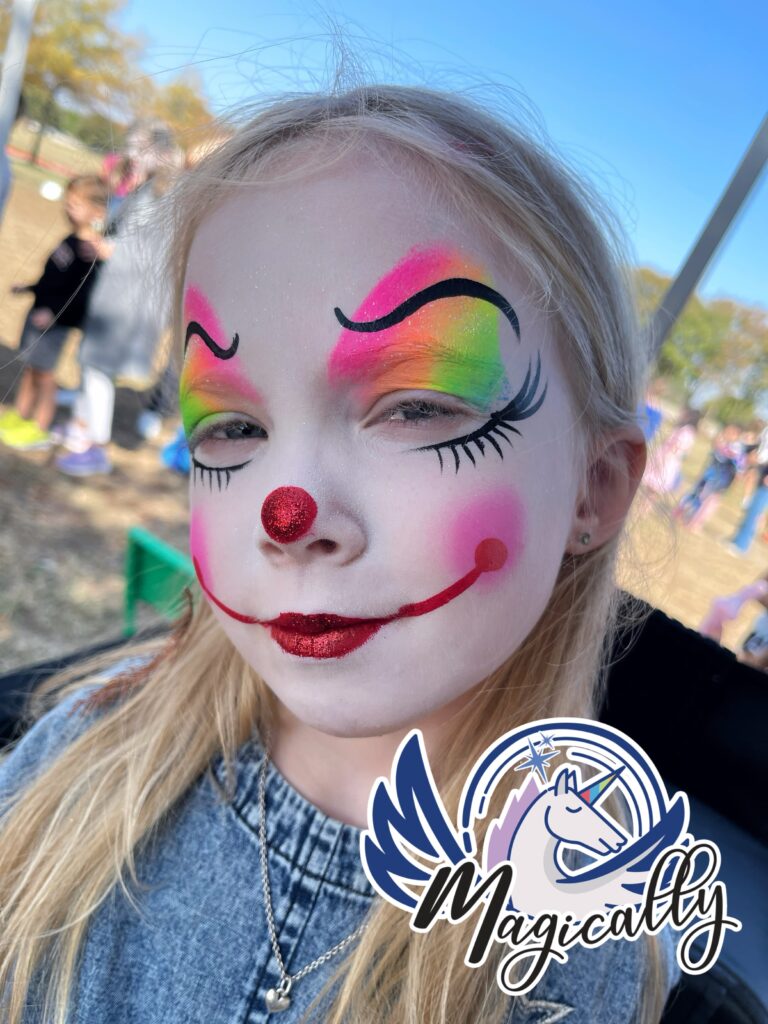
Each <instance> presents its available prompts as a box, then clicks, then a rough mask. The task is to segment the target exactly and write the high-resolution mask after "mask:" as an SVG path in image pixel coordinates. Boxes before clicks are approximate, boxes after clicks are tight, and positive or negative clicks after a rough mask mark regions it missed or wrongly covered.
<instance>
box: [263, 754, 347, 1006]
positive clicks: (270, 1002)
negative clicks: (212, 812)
mask: <svg viewBox="0 0 768 1024" xmlns="http://www.w3.org/2000/svg"><path fill="white" fill-rule="evenodd" d="M267 749H268V748H267V746H266V745H265V748H264V757H263V759H262V762H261V768H260V769H259V858H260V860H261V884H262V887H263V890H264V911H265V913H266V916H267V929H268V931H269V941H270V943H271V944H272V952H273V954H274V957H275V960H276V961H277V966H278V968H279V970H280V983H279V984H278V986H277V988H271V989H269V991H268V992H267V994H266V997H265V1002H266V1004H267V1010H268V1011H269V1012H270V1013H279V1012H280V1011H282V1010H287V1009H288V1008H289V1006H290V1005H291V998H290V993H291V989H292V988H293V986H294V984H295V983H296V982H297V981H300V980H301V979H302V978H303V977H305V975H307V974H309V973H310V971H314V970H316V969H317V968H318V967H322V965H323V964H324V963H327V962H328V961H329V960H330V959H331V958H332V957H334V956H336V954H337V953H340V952H341V951H342V949H346V947H347V946H348V945H349V944H350V943H351V942H354V941H355V939H357V938H359V936H360V935H362V933H363V932H364V931H365V928H366V923H365V922H363V924H361V925H360V926H359V928H356V929H355V930H354V931H353V932H351V933H350V934H349V935H348V936H347V937H346V939H342V940H341V942H337V943H336V945H335V946H331V948H330V949H328V950H326V951H325V953H323V954H322V956H319V957H317V958H316V959H315V960H313V961H312V963H309V964H306V965H305V966H304V967H302V968H301V970H300V971H297V972H296V974H289V973H288V971H287V970H286V967H285V961H284V960H283V955H282V953H281V952H280V944H279V943H278V941H277V928H276V927H275V915H274V912H273V910H272V892H271V890H270V887H269V865H268V863H267V821H266V813H267V796H266V792H267V768H268V767H269V754H268V752H267Z"/></svg>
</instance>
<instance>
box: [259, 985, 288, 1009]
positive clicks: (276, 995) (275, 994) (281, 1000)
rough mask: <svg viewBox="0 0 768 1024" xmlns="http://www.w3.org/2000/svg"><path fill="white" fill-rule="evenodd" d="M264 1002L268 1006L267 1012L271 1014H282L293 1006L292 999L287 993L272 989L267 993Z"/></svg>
mask: <svg viewBox="0 0 768 1024" xmlns="http://www.w3.org/2000/svg"><path fill="white" fill-rule="evenodd" d="M264 1002H265V1003H266V1004H267V1011H268V1012H269V1013H281V1012H282V1011H283V1010H287V1009H288V1007H289V1006H290V1005H291V997H290V996H289V995H288V993H287V992H281V991H280V989H277V988H271V989H269V990H268V991H267V994H266V996H265V997H264Z"/></svg>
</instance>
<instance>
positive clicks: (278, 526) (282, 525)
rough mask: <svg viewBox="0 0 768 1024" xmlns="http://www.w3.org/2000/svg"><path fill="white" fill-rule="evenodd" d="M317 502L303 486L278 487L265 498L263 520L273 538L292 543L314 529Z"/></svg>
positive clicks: (262, 511)
mask: <svg viewBox="0 0 768 1024" xmlns="http://www.w3.org/2000/svg"><path fill="white" fill-rule="evenodd" d="M316 515H317V504H316V503H315V499H314V498H313V497H312V495H311V494H308V493H307V492H306V491H305V490H304V488H303V487H278V488H277V490H275V491H272V493H271V494H268V495H267V496H266V498H265V499H264V504H263V505H262V506H261V521H262V523H263V524H264V529H265V530H266V531H267V533H268V534H269V536H270V537H271V538H272V540H276V541H277V542H278V543H279V544H290V543H292V542H293V541H295V540H298V539H299V538H300V537H303V536H304V534H305V533H308V532H309V530H311V529H312V524H313V523H314V521H315V516H316Z"/></svg>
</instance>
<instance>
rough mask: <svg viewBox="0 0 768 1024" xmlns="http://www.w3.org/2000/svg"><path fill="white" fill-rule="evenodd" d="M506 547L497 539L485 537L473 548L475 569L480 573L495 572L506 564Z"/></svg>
mask: <svg viewBox="0 0 768 1024" xmlns="http://www.w3.org/2000/svg"><path fill="white" fill-rule="evenodd" d="M508 554H509V552H508V551H507V545H506V544H505V543H504V541H503V540H499V538H498V537H486V538H485V540H481V541H480V543H479V544H478V545H477V547H476V548H475V567H476V568H478V569H479V570H480V572H496V571H497V570H498V569H501V568H502V566H504V565H505V564H506V561H507V557H508Z"/></svg>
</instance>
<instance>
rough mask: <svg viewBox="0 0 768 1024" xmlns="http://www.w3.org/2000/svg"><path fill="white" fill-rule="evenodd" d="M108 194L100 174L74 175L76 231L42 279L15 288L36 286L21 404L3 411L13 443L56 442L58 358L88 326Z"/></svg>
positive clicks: (71, 195) (69, 212)
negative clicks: (53, 438)
mask: <svg viewBox="0 0 768 1024" xmlns="http://www.w3.org/2000/svg"><path fill="white" fill-rule="evenodd" d="M107 194H108V193H107V186H106V185H105V184H104V182H103V181H102V180H101V179H100V178H98V177H96V176H94V175H82V176H80V177H77V178H73V179H72V181H70V183H69V185H68V186H67V190H66V194H65V198H64V212H65V214H66V217H67V220H68V221H69V223H70V225H71V227H72V231H71V233H70V234H69V235H67V237H66V238H64V239H62V241H61V242H59V244H58V245H57V246H56V248H55V249H54V251H53V252H52V253H51V255H50V256H49V257H48V260H47V262H46V264H45V267H44V269H43V273H42V275H41V277H40V279H39V280H38V282H37V283H36V284H32V285H15V286H14V287H13V289H12V291H13V292H14V294H20V293H22V292H25V291H31V292H32V294H33V295H34V303H33V305H32V309H31V310H30V312H29V315H28V316H27V319H26V321H25V323H24V328H23V330H22V335H21V342H20V344H19V358H20V359H21V361H22V362H23V363H24V370H23V372H22V375H21V381H20V383H19V389H18V392H17V394H16V402H15V407H14V409H12V410H9V411H8V412H6V413H5V414H4V415H3V416H0V439H2V441H3V442H4V443H5V444H7V445H8V446H9V447H11V448H19V449H28V448H46V447H48V446H49V445H50V443H51V439H50V436H49V434H48V428H49V427H50V425H51V422H52V421H53V416H54V413H55V411H56V378H55V368H56V363H57V362H58V359H59V356H60V354H61V350H62V348H63V347H64V342H65V341H66V339H67V335H68V334H69V332H70V330H71V329H72V328H73V327H80V326H82V323H83V320H84V318H85V312H86V307H87V303H88V296H89V294H90V292H91V288H92V287H93V285H94V283H95V281H96V276H97V273H98V269H99V267H100V265H101V260H102V257H103V256H105V255H106V254H107V251H108V250H107V247H106V244H105V243H104V242H103V239H102V236H101V232H102V230H103V227H104V217H105V214H106V209H107Z"/></svg>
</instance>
